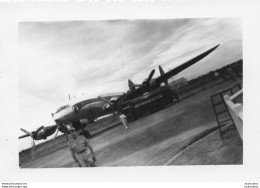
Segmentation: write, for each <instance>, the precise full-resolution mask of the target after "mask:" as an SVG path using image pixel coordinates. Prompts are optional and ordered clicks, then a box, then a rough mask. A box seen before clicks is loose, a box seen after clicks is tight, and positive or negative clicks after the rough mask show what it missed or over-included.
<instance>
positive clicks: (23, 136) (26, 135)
mask: <svg viewBox="0 0 260 188" xmlns="http://www.w3.org/2000/svg"><path fill="white" fill-rule="evenodd" d="M28 136H31V135H29V134H25V135H22V136H19V137H18V138H19V139H21V138H25V137H28Z"/></svg>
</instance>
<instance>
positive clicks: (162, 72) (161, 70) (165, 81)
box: [159, 65, 168, 85]
mask: <svg viewBox="0 0 260 188" xmlns="http://www.w3.org/2000/svg"><path fill="white" fill-rule="evenodd" d="M159 70H160V74H161V76H163V75H164V74H165V73H164V71H163V69H162V67H161V65H159ZM164 83H165V85H168V79H164Z"/></svg>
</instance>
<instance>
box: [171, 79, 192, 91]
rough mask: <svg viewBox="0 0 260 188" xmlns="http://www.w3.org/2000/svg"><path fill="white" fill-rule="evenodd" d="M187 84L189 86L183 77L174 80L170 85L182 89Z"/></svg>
mask: <svg viewBox="0 0 260 188" xmlns="http://www.w3.org/2000/svg"><path fill="white" fill-rule="evenodd" d="M187 84H188V80H187V79H186V78H184V77H181V78H179V79H177V80H174V81H172V82H171V83H170V85H171V86H172V87H175V88H180V87H182V86H185V85H187Z"/></svg>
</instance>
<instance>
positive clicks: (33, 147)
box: [32, 138, 35, 151]
mask: <svg viewBox="0 0 260 188" xmlns="http://www.w3.org/2000/svg"><path fill="white" fill-rule="evenodd" d="M32 149H33V150H34V151H35V142H34V139H33V138H32Z"/></svg>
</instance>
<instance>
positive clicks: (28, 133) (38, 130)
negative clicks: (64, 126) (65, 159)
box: [19, 126, 44, 158]
mask: <svg viewBox="0 0 260 188" xmlns="http://www.w3.org/2000/svg"><path fill="white" fill-rule="evenodd" d="M43 128H44V126H41V127H39V128H38V129H37V130H36V131H32V132H29V131H27V130H25V129H23V128H21V129H20V130H21V131H23V132H24V133H26V134H25V135H22V136H20V137H19V139H21V138H25V137H28V136H30V137H31V145H32V150H31V152H32V153H31V155H32V158H34V152H35V142H34V140H35V139H36V138H37V134H38V133H39V132H40V131H41V130H42V129H43Z"/></svg>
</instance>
